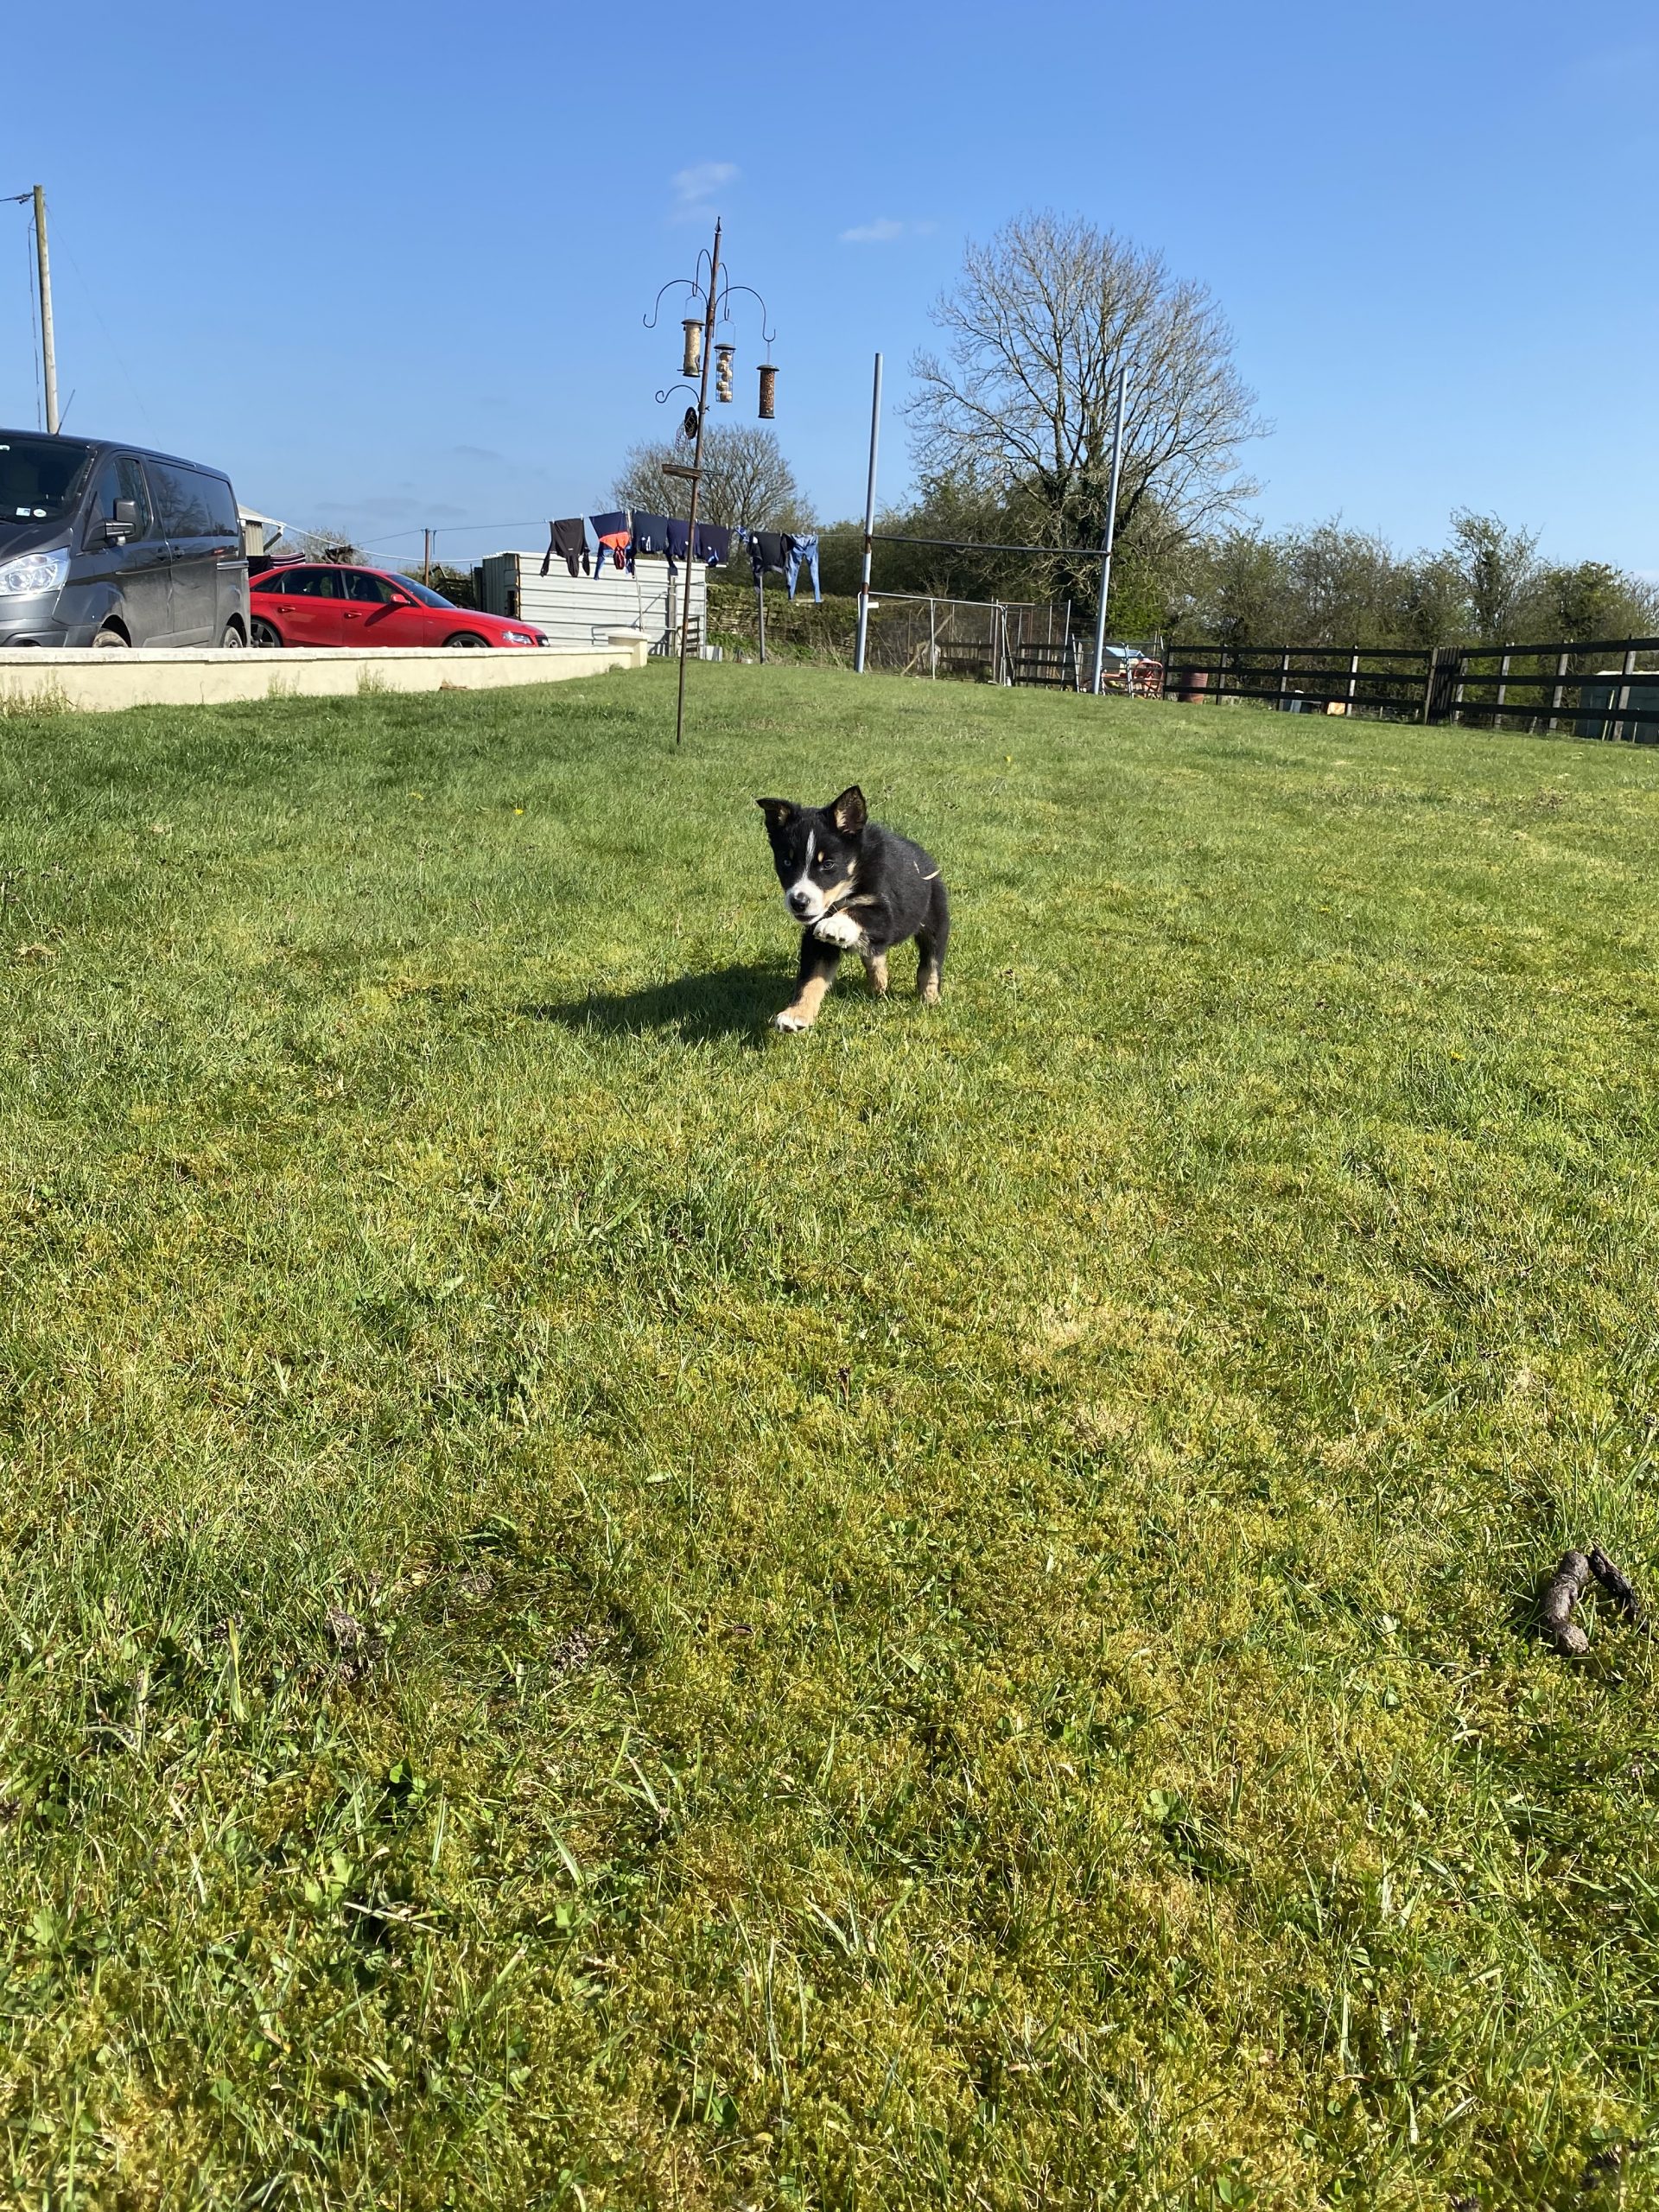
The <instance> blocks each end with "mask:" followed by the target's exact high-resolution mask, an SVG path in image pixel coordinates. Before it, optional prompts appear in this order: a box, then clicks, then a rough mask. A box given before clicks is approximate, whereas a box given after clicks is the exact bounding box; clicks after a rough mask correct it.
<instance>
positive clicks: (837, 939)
mask: <svg viewBox="0 0 1659 2212" xmlns="http://www.w3.org/2000/svg"><path fill="white" fill-rule="evenodd" d="M812 934H813V936H814V937H815V938H817V940H818V943H819V944H838V945H839V946H840V947H841V949H842V951H843V952H850V951H851V950H852V949H853V947H854V946H855V945H856V944H863V942H864V932H863V931H862V930H861V929H860V927H859V926H858V924H857V923H856V922H855V921H854V920H853V919H852V918H851V917H850V915H847V914H826V915H825V916H824V918H823V920H822V921H821V922H815V923H814V924H813V925H812Z"/></svg>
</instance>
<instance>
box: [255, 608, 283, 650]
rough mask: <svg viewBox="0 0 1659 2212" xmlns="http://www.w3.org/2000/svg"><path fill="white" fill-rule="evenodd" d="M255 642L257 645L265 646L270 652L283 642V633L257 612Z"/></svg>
mask: <svg viewBox="0 0 1659 2212" xmlns="http://www.w3.org/2000/svg"><path fill="white" fill-rule="evenodd" d="M253 642H254V644H255V645H260V646H263V647H264V648H265V650H266V651H268V652H270V651H274V650H275V648H276V647H277V646H278V645H281V644H282V642H283V633H282V632H281V631H280V630H278V629H277V627H276V626H274V624H272V623H270V622H267V621H265V620H264V618H263V617H262V616H260V615H257V614H256V615H255V616H254V618H253Z"/></svg>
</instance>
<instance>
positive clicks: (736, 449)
mask: <svg viewBox="0 0 1659 2212" xmlns="http://www.w3.org/2000/svg"><path fill="white" fill-rule="evenodd" d="M690 458H691V448H690V446H689V445H687V444H685V443H683V442H676V441H675V440H673V439H671V438H660V439H656V440H651V441H647V442H645V444H643V445H637V446H632V447H630V448H629V449H628V454H627V457H626V460H625V461H624V462H623V464H622V470H621V474H620V475H619V476H618V478H617V480H616V481H615V483H614V484H613V486H612V487H611V497H612V498H613V499H614V500H615V501H616V503H617V505H618V506H620V507H629V508H632V507H638V508H640V509H641V510H642V511H643V512H645V513H646V514H666V515H683V513H684V512H685V511H686V495H687V493H689V492H690V485H688V484H687V483H686V482H685V480H683V478H676V477H672V476H665V475H664V474H663V464H664V461H677V462H678V463H680V464H681V465H682V466H683V465H684V464H686V463H688V462H689V461H690ZM697 512H698V514H699V515H700V516H701V518H702V520H704V521H705V522H716V523H724V524H728V526H729V527H731V528H733V529H737V530H806V529H809V528H810V526H811V518H810V514H809V513H808V512H807V508H806V505H805V503H804V500H803V499H802V498H801V491H800V486H798V484H797V483H796V481H795V472H794V471H793V469H791V467H790V465H789V463H788V461H785V458H784V454H783V448H781V447H780V446H779V442H778V434H777V432H776V431H775V430H768V429H760V428H758V427H757V426H755V425H754V424H753V423H710V424H709V428H708V429H706V430H705V431H704V432H703V437H702V493H701V496H700V497H699V499H698V501H697Z"/></svg>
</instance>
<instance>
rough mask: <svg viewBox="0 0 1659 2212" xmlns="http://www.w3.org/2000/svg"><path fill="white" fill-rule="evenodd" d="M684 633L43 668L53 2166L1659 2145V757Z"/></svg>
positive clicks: (6, 1744) (10, 1174) (668, 2188)
mask: <svg viewBox="0 0 1659 2212" xmlns="http://www.w3.org/2000/svg"><path fill="white" fill-rule="evenodd" d="M672 683H673V677H672V672H671V671H658V670H655V669H653V670H652V671H648V672H647V673H646V674H645V675H642V676H633V677H611V678H609V679H606V680H603V681H600V682H594V683H585V684H573V685H568V686H561V687H558V688H556V689H552V690H548V691H546V692H544V693H531V692H514V693H512V694H510V695H499V696H487V695H480V696H460V695H450V694H442V695H435V696H431V697H410V698H391V697H387V698H365V699H361V700H353V701H350V702H346V701H327V702H287V703H282V704H276V705H272V706H270V707H269V708H263V709H262V708H253V707H249V708H245V709H243V708H235V709H225V710H222V711H218V712H209V711H195V712H176V713H175V712H162V711H154V712H149V711H147V712H143V713H132V714H126V715H111V716H99V717H96V718H92V717H89V718H86V719H85V720H78V719H75V718H73V717H59V718H51V719H43V720H37V721H29V720H27V719H19V718H14V719H11V720H9V721H6V722H5V723H3V724H0V778H3V812H0V953H3V965H0V976H3V988H4V995H5V1007H4V1014H5V1019H4V1022H3V1027H0V1056H3V1081H0V1114H3V1116H4V1139H5V1152H4V1157H5V1165H6V1174H5V1180H4V1186H3V1193H0V1205H3V1230H0V1260H3V1296H4V1304H3V1329H4V1345H3V1354H4V1356H3V1367H0V1392H3V1400H0V1474H3V1484H0V1661H3V1666H4V1669H5V1695H4V1698H3V1701H0V2108H3V2111H4V2113H5V2116H6V2120H7V2124H8V2132H7V2133H6V2135H5V2138H4V2145H5V2149H4V2156H5V2158H6V2159H7V2160H8V2162H9V2163H8V2164H7V2166H6V2168H5V2171H4V2187H3V2192H0V2193H3V2196H4V2198H5V2201H6V2202H16V2203H17V2204H19V2205H21V2206H26V2207H31V2208H36V2212H45V2208H48V2207H51V2208H54V2212H56V2208H68V2207H69V2206H71V2205H86V2206H98V2207H109V2208H121V2209H122V2212H129V2209H136V2208H149V2207H167V2208H175V2207H187V2206H188V2207H202V2208H207V2207H215V2208H217V2207H222V2206H227V2205H245V2206H255V2205H257V2206H272V2207H277V2206H281V2207H303V2208H308V2209H309V2208H315V2212H323V2208H328V2212H334V2208H340V2207H350V2208H362V2212H368V2208H371V2207H376V2208H378V2207H383V2206H397V2207H410V2208H416V2207H419V2208H433V2209H434V2212H436V2208H440V2207H461V2206H467V2207H472V2206H479V2207H483V2206H492V2207H494V2206H499V2207H503V2208H519V2207H525V2206H537V2207H542V2206H547V2207H553V2206H566V2205H569V2206H571V2207H578V2206H580V2207H583V2208H587V2209H588V2212H597V2208H601V2207H619V2208H620V2207H628V2208H632V2207H645V2206H664V2207H667V2206H683V2207H688V2208H692V2207H696V2208H702V2207H726V2206H730V2207H740V2206H753V2207H761V2206H766V2207H770V2206H798V2207H805V2206H820V2205H822V2206H836V2207H848V2208H853V2207H857V2208H865V2209H866V2212H875V2209H876V2208H882V2212H885V2209H886V2208H894V2207H906V2208H907V2207H912V2206H928V2207H938V2208H945V2207H950V2208H957V2207H963V2206H974V2207H996V2208H1022V2209H1023V2208H1033V2212H1034V2208H1037V2207H1039V2206H1041V2207H1059V2206H1096V2205H1118V2206H1122V2207H1124V2208H1134V2209H1135V2212H1141V2208H1145V2207H1151V2206H1168V2207H1180V2208H1185V2212H1210V2208H1223V2207H1225V2208H1236V2207H1243V2206H1254V2207H1256V2208H1269V2207H1270V2208H1274V2212H1304V2208H1307V2207H1311V2206H1319V2205H1332V2206H1334V2205H1342V2206H1345V2207H1354V2206H1364V2207H1370V2208H1378V2212H1381V2208H1405V2207H1434V2208H1442V2209H1443V2212H1450V2208H1452V2207H1459V2208H1462V2209H1463V2212H1469V2208H1474V2207H1479V2208H1487V2209H1488V2212H1490V2208H1493V2207H1500V2206H1501V2207H1509V2206H1540V2207H1560V2208H1566V2207H1568V2206H1572V2207H1581V2206H1587V2207H1589V2208H1591V2212H1605V2208H1608V2207H1611V2206H1613V2205H1623V2206H1627V2207H1636V2206H1642V2205H1649V2204H1651V2203H1652V2202H1654V2201H1655V2196H1656V2191H1659V2150H1656V2139H1651V2138H1650V2136H1649V2130H1650V2129H1651V2128H1653V2127H1654V2126H1655V2124H1656V2120H1659V2113H1656V2100H1655V2094H1654V2078H1653V2076H1654V2065H1655V2052H1656V2048H1659V2012H1656V1999H1659V1973H1656V1953H1655V1937H1656V1933H1659V1861H1656V1854H1655V1852H1654V1847H1653V1845H1654V1834H1655V1826H1656V1811H1659V1713H1656V1701H1655V1696H1654V1670H1653V1662H1652V1655H1651V1648H1650V1646H1649V1642H1648V1640H1647V1638H1646V1637H1645V1635H1644V1634H1643V1633H1642V1632H1639V1631H1637V1630H1633V1629H1631V1628H1629V1627H1624V1626H1621V1625H1619V1624H1617V1623H1616V1622H1614V1621H1613V1620H1612V1619H1611V1618H1609V1617H1607V1616H1606V1615H1605V1614H1604V1615H1603V1616H1601V1617H1600V1618H1598V1619H1596V1620H1594V1621H1593V1622H1592V1653H1591V1656H1590V1658H1589V1659H1588V1660H1587V1661H1586V1662H1584V1663H1583V1664H1582V1665H1580V1666H1578V1667H1573V1666H1570V1665H1568V1664H1567V1663H1566V1662H1563V1661H1561V1660H1560V1659H1558V1658H1556V1657H1554V1656H1552V1655H1550V1654H1548V1653H1547V1652H1545V1651H1544V1650H1543V1649H1541V1647H1540V1646H1539V1644H1538V1643H1536V1642H1535V1640H1534V1639H1533V1638H1532V1637H1531V1636H1530V1634H1529V1624H1530V1620H1531V1592H1532V1590H1533V1587H1534V1585H1535V1579H1536V1577H1537V1575H1538V1573H1539V1572H1540V1570H1541V1568H1543V1567H1545V1566H1546V1565H1548V1562H1549V1561H1550V1560H1552V1559H1553V1558H1554V1555H1555V1554H1558V1553H1559V1552H1560V1549H1561V1548H1563V1546H1565V1545H1566V1544H1567V1543H1568V1542H1569V1541H1570V1542H1573V1543H1577V1544H1585V1543H1587V1542H1589V1541H1595V1540H1599V1541H1601V1542H1602V1543H1604V1544H1605V1546H1606V1548H1607V1549H1608V1550H1609V1551H1610V1552H1611V1554H1612V1555H1613V1557H1614V1558H1615V1560H1618V1562H1619V1563H1620V1564H1621V1565H1622V1566H1623V1567H1624V1568H1625V1569H1626V1571H1627V1572H1628V1573H1630V1575H1631V1576H1632V1577H1633V1578H1634V1579H1635V1580H1636V1581H1637V1584H1638V1586H1648V1587H1649V1589H1650V1590H1651V1591H1652V1592H1653V1593H1654V1594H1656V1595H1659V1522H1656V1512H1655V1506H1654V1501H1653V1466H1654V1460H1653V1454H1654V1438H1655V1434H1656V1430H1659V1323H1656V1319H1655V1294H1654V1283H1655V1278H1656V1259H1659V1253H1656V1235H1655V1228H1656V1199H1659V1169H1656V1135H1659V1129H1656V1121H1659V1116H1656V1085H1655V1055H1656V1046H1659V984H1656V978H1655V949H1656V936H1659V890H1656V882H1659V759H1656V757H1655V755H1654V754H1653V753H1649V752H1641V753H1637V752H1635V751H1631V750H1626V749H1622V748H1614V747H1599V746H1598V747H1575V746H1573V745H1570V744H1565V743H1555V744H1552V743H1548V742H1542V741H1529V740H1526V739H1521V738H1494V737H1490V736H1481V735H1475V734H1469V733H1462V732H1458V733H1444V732H1435V733H1427V732H1421V731H1417V730H1412V729H1405V728H1389V727H1386V726H1381V725H1372V726H1367V727H1364V728H1347V727H1340V726H1332V725H1330V724H1326V723H1323V722H1319V723H1314V722H1311V721H1300V720H1297V721H1288V720H1287V719H1286V718H1283V717H1275V716H1269V715H1265V714H1262V715H1258V714H1255V713H1253V712H1251V711H1249V710H1248V709H1240V710H1238V711H1237V712H1236V713H1233V714H1230V715H1216V714H1213V713H1207V712H1205V711H1202V710H1193V711H1192V712H1186V711H1183V710H1182V709H1179V708H1176V707H1173V706H1162V707H1139V708H1137V707H1129V706H1127V705H1124V704H1122V703H1118V704H1108V703H1103V702H1096V701H1093V700H1090V699H1086V698H1065V697H1050V696H1031V695H1015V696H1010V695H1009V694H1007V693H1005V692H999V691H993V690H971V689H969V688H967V687H961V686H955V685H943V684H941V685H937V686H934V685H923V684H917V683H902V682H899V681H883V680H879V679H871V680H867V681H865V682H863V683H860V682H857V681H855V679H853V678H851V677H840V676H836V675H834V674H824V673H809V672H805V671H788V670H785V669H772V668H769V669H766V670H760V669H744V668H736V667H727V668H703V667H699V668H695V669H693V671H691V683H690V690H691V713H690V740H689V742H688V745H687V747H686V750H685V752H684V753H683V756H681V757H678V758H676V757H674V756H673V754H672V753H671V750H670V749H668V748H667V747H666V746H665V743H664V740H665V737H666V735H667V734H668V732H669V730H670V728H671V709H672ZM855 778H856V779H859V780H861V782H862V784H863V785H864V787H865V789H866V791H867V792H868V794H869V797H870V798H871V801H872V804H873V805H874V810H875V811H876V812H877V814H878V815H879V816H880V817H882V818H885V819H887V820H888V821H891V822H893V823H896V824H898V825H899V826H900V827H902V828H904V829H908V830H911V831H912V832H914V833H916V834H918V835H919V836H923V837H925V840H926V841H927V842H928V843H929V844H930V845H931V847H932V849H934V850H935V851H936V852H937V853H938V855H940V857H941V859H942V860H943V861H944V866H945V869H946V872H947V874H948V877H949V879H950V882H951V885H952V887H953V890H954V893H955V899H956V916H957V922H956V930H957V933H956V938H955V941H954V944H953V947H952V962H951V967H950V971H949V973H948V974H947V977H946V991H945V998H944V1004H943V1005H942V1006H940V1007H937V1008H922V1007H918V1005H917V1004H916V1003H915V1002H914V1001H913V1000H912V999H911V998H910V997H909V996H908V995H907V992H906V993H904V994H901V995H898V996H895V998H894V999H893V1000H892V1001H889V1002H887V1003H884V1004H878V1003H875V1002H873V1001H869V1000H868V999H867V998H866V997H864V995H862V987H861V984H855V983H854V982H852V981H850V980H849V982H846V983H845V984H844V985H843V986H842V987H841V988H838V989H837V991H836V993H835V994H834V995H832V997H831V998H830V999H829V1001H828V1003H827V1005H826V1007H825V1009H824V1013H823V1017H822V1019H821V1020H820V1022H819V1024H818V1027H817V1029H816V1030H815V1031H814V1032H813V1033H811V1035H810V1037H807V1038H805V1039H789V1040H786V1039H779V1038H775V1037H771V1036H769V1035H768V1034H767V1033H766V1029H765V1023H766V1018H767V1016H768V1015H769V1014H771V1013H772V1011H774V1010H775V1009H776V1007H779V1005H780V1004H781V1003H782V1002H783V1001H784V1000H785V997H786V996H787V995H788V986H789V978H790V975H791V967H792V957H793V948H792V944H791V938H790V933H789V931H788V930H787V928H786V926H785V922H784V918H783V915H782V912H781V908H780V906H779V900H778V897H777V893H776V887H775V884H774V882H773V880H772V875H771V873H770V869H769V866H768V862H767V856H766V847H765V841H764V836H763V833H762V826H761V822H760V816H759V815H758V814H757V813H756V811H755V809H754V807H753V804H752V800H753V797H754V796H755V795H756V794H757V793H771V792H781V793H784V794H785V795H795V796H804V797H809V798H816V799H819V800H822V799H823V798H828V797H829V795H830V794H831V793H832V792H834V791H836V790H837V789H838V788H839V787H840V786H841V785H843V784H845V783H847V782H849V781H850V780H851V779H855ZM894 967H895V971H896V972H902V980H903V981H904V982H906V984H907V982H908V980H909V958H908V956H906V957H904V958H903V959H902V960H900V959H898V958H896V959H895V963H894Z"/></svg>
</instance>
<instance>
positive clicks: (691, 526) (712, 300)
mask: <svg viewBox="0 0 1659 2212" xmlns="http://www.w3.org/2000/svg"><path fill="white" fill-rule="evenodd" d="M719 302H720V219H719V218H718V217H716V218H715V251H714V257H713V259H712V260H711V261H710V262H709V312H708V314H707V315H705V316H704V317H703V324H702V387H701V389H700V391H698V394H697V443H696V451H695V452H694V453H693V454H692V456H691V512H690V514H689V515H688V516H687V518H686V533H687V536H686V547H685V597H684V599H683V601H682V602H681V606H680V690H679V696H678V698H677V702H676V703H675V708H674V742H675V744H676V745H678V744H679V743H680V742H681V741H682V739H683V737H684V735H685V647H686V640H687V639H689V638H690V634H691V564H692V563H693V561H694V560H695V559H696V550H697V494H698V493H699V492H701V491H702V426H703V423H704V422H705V421H706V420H707V418H708V414H709V362H710V361H711V360H712V359H714V354H715V308H716V307H717V306H718V305H719Z"/></svg>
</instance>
